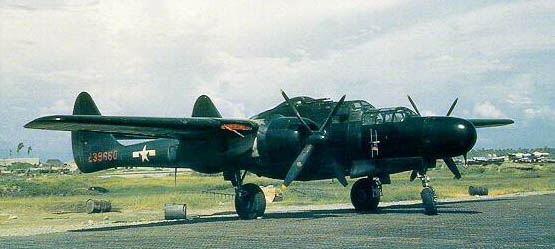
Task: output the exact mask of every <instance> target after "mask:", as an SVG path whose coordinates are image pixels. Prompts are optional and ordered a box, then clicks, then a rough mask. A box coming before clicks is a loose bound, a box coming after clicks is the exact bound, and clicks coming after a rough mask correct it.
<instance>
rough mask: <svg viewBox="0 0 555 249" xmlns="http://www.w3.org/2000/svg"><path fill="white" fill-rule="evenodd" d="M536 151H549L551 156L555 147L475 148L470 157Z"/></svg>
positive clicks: (553, 154) (554, 153)
mask: <svg viewBox="0 0 555 249" xmlns="http://www.w3.org/2000/svg"><path fill="white" fill-rule="evenodd" d="M534 151H539V152H547V153H549V154H550V156H552V157H553V156H555V148H551V147H543V148H532V149H528V148H518V149H484V148H482V149H473V150H471V151H470V152H468V157H469V158H470V157H485V156H488V155H489V154H496V155H497V156H506V155H508V154H511V153H519V152H520V153H532V152H534Z"/></svg>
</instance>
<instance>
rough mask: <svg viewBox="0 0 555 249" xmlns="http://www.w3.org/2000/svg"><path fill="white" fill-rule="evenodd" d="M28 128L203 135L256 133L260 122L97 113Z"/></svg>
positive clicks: (161, 135) (52, 119) (135, 134)
mask: <svg viewBox="0 0 555 249" xmlns="http://www.w3.org/2000/svg"><path fill="white" fill-rule="evenodd" d="M25 128H31V129H43V130H58V131H93V132H102V133H110V134H115V135H117V136H116V137H125V136H128V137H143V138H177V139H183V138H204V137H209V136H211V135H215V134H218V133H230V132H229V131H230V129H232V130H233V131H235V132H240V133H241V134H243V135H246V134H250V133H254V132H256V131H257V130H258V125H257V124H256V123H254V122H252V121H250V120H244V119H222V118H154V117H119V116H97V115H56V116H47V117H41V118H38V119H35V120H33V121H31V122H29V123H28V124H26V125H25Z"/></svg>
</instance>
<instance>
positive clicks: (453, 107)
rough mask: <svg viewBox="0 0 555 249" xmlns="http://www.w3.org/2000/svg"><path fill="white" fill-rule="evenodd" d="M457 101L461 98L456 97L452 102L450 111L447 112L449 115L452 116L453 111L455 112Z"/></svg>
mask: <svg viewBox="0 0 555 249" xmlns="http://www.w3.org/2000/svg"><path fill="white" fill-rule="evenodd" d="M457 101H459V98H456V99H455V101H453V104H451V107H450V108H449V111H448V112H447V117H449V116H451V113H452V112H453V109H455V106H456V105H457Z"/></svg>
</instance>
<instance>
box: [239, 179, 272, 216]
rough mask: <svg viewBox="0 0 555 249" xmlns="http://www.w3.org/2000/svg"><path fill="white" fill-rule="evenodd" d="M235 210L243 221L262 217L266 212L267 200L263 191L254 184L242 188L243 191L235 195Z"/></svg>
mask: <svg viewBox="0 0 555 249" xmlns="http://www.w3.org/2000/svg"><path fill="white" fill-rule="evenodd" d="M235 210H236V211H237V214H238V215H239V218H241V219H243V220H252V219H256V218H258V217H262V215H264V211H265V210H266V198H265V197H264V192H262V189H260V187H258V186H257V185H256V184H252V183H248V184H245V185H243V186H241V190H239V191H237V193H236V194H235Z"/></svg>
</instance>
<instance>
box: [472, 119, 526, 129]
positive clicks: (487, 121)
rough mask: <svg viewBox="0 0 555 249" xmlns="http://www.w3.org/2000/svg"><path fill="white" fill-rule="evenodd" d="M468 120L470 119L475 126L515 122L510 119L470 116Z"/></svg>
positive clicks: (493, 125) (491, 125)
mask: <svg viewBox="0 0 555 249" xmlns="http://www.w3.org/2000/svg"><path fill="white" fill-rule="evenodd" d="M468 121H470V122H471V123H472V124H473V125H474V127H476V128H485V127H496V126H503V125H510V124H513V123H514V122H515V121H513V120H510V119H472V118H471V119H468Z"/></svg>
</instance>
